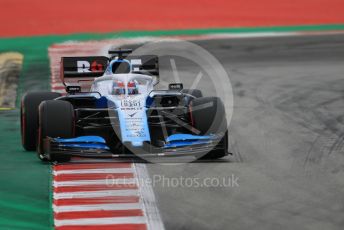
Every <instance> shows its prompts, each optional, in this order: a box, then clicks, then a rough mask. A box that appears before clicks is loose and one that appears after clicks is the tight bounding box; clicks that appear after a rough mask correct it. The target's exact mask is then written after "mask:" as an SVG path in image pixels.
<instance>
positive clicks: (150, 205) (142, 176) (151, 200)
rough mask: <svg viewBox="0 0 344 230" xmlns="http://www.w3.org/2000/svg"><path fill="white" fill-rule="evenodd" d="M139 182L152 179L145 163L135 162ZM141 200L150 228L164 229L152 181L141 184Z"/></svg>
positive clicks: (154, 229)
mask: <svg viewBox="0 0 344 230" xmlns="http://www.w3.org/2000/svg"><path fill="white" fill-rule="evenodd" d="M133 166H134V168H135V171H136V176H137V178H138V182H139V183H140V182H141V183H144V182H146V181H148V180H149V179H150V177H149V175H148V171H147V167H146V165H145V164H134V165H133ZM139 188H140V192H141V200H142V204H143V207H144V210H145V215H146V217H147V221H148V223H147V225H148V229H150V230H152V229H153V230H164V229H165V227H164V224H163V222H162V220H161V217H160V212H159V209H158V206H157V202H156V199H155V196H154V191H153V188H152V185H151V184H150V183H145V184H139Z"/></svg>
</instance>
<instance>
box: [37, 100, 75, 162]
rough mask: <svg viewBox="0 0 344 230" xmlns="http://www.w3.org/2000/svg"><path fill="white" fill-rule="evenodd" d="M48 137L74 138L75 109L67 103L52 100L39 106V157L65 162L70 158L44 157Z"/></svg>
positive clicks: (61, 156)
mask: <svg viewBox="0 0 344 230" xmlns="http://www.w3.org/2000/svg"><path fill="white" fill-rule="evenodd" d="M46 137H52V138H56V137H61V138H72V137H74V108H73V105H72V104H71V103H69V102H67V101H58V100H50V101H44V102H42V103H41V104H40V105H39V131H38V148H37V152H38V156H39V158H40V159H41V160H49V161H58V162H64V161H69V160H70V156H68V155H64V154H54V155H48V156H46V155H44V149H43V145H44V139H45V138H46Z"/></svg>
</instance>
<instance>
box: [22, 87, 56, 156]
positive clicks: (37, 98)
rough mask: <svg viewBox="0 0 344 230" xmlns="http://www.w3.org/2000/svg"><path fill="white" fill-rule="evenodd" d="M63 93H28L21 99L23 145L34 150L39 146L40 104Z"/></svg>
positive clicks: (26, 148)
mask: <svg viewBox="0 0 344 230" xmlns="http://www.w3.org/2000/svg"><path fill="white" fill-rule="evenodd" d="M60 96H61V94H59V93H53V92H30V93H26V94H25V95H24V96H23V97H22V100H21V106H20V127H21V137H22V145H23V147H24V149H25V150H27V151H34V150H36V147H37V132H38V106H39V104H40V103H41V102H42V101H44V100H53V99H55V98H57V97H60Z"/></svg>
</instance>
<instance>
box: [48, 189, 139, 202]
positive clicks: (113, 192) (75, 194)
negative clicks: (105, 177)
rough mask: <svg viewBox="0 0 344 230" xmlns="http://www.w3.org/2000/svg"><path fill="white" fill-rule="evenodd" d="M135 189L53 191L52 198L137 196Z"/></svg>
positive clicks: (137, 192)
mask: <svg viewBox="0 0 344 230" xmlns="http://www.w3.org/2000/svg"><path fill="white" fill-rule="evenodd" d="M138 194H139V191H138V190H137V189H129V190H105V191H95V192H57V193H54V199H55V200H59V199H72V198H96V197H107V196H138Z"/></svg>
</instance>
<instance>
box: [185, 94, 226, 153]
mask: <svg viewBox="0 0 344 230" xmlns="http://www.w3.org/2000/svg"><path fill="white" fill-rule="evenodd" d="M190 112H191V118H192V121H191V122H192V124H193V127H194V128H195V129H196V130H198V132H199V135H209V134H217V135H223V137H222V139H221V141H220V142H219V143H218V144H217V146H218V147H219V149H216V150H213V151H211V152H209V153H207V154H205V155H204V156H202V158H201V159H218V158H221V157H224V156H226V155H227V154H228V131H227V119H226V110H225V107H224V105H223V102H222V100H221V99H220V98H218V97H202V98H195V99H194V100H192V102H191V105H190Z"/></svg>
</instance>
